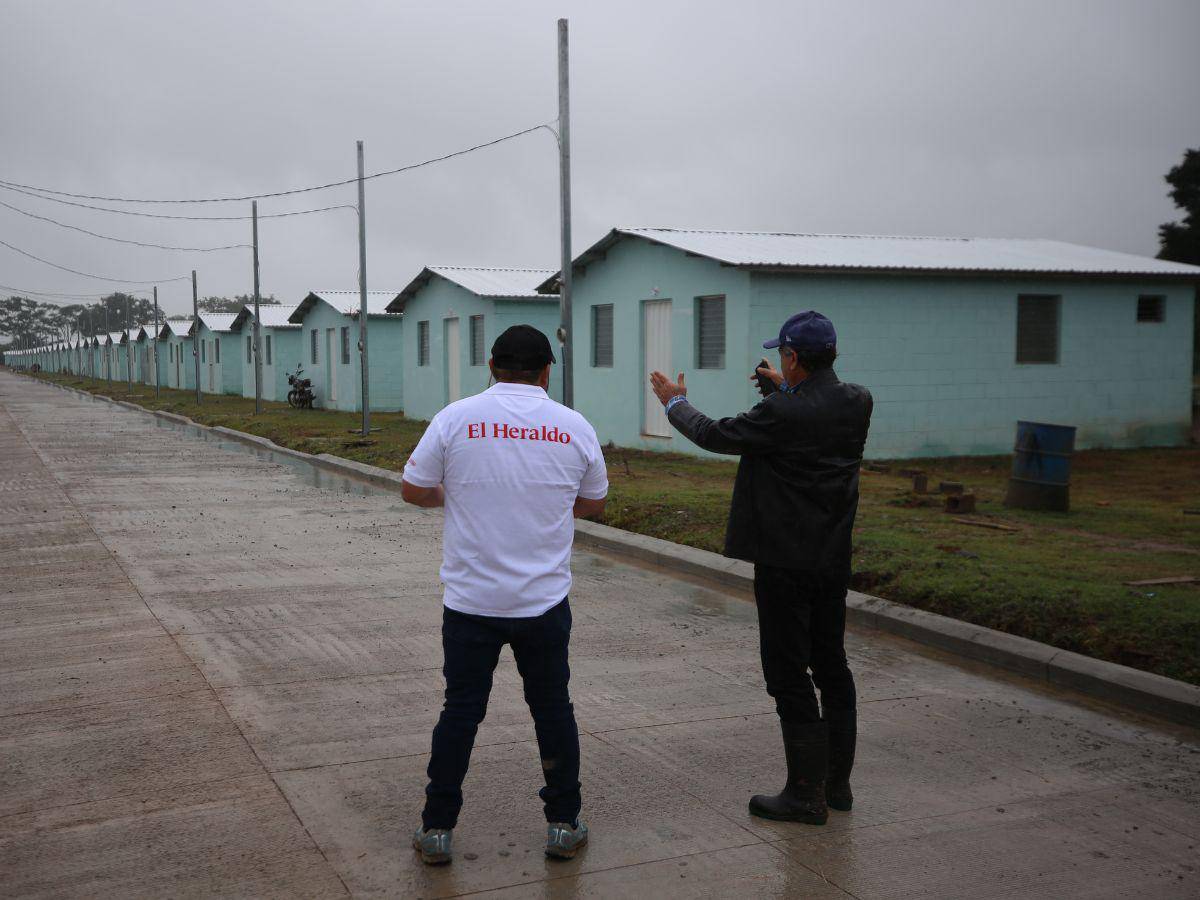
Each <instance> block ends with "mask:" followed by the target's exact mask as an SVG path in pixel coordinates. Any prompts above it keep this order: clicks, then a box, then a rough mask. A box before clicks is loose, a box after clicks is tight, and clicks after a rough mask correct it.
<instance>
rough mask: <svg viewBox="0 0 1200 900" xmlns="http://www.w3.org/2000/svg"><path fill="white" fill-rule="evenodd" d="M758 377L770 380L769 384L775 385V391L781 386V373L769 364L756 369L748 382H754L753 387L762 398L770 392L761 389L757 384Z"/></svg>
mask: <svg viewBox="0 0 1200 900" xmlns="http://www.w3.org/2000/svg"><path fill="white" fill-rule="evenodd" d="M760 375H761V376H762V377H764V378H766V379H768V380H770V382H771V383H772V384H774V385H775V390H779V386H780V385H781V384H783V373H782V372H780V371H779V370H778V369H776V368H775V367H774V366H772V365H771V364H770V363H767V364H766V365H764V366H759V367H758V368H757V369H755V370H754V374H753V375H751V376H750V380H751V381H752V382H754V385H755V387H757V388H758V391H759V393H760V394H762V395H763V396H764V397H765V396H767V394H769V393H770V391H767V390H765V389H764V388H763V386H762V385H761V384H759V381H758V378H759V376H760Z"/></svg>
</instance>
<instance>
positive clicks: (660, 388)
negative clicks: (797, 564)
mask: <svg viewBox="0 0 1200 900" xmlns="http://www.w3.org/2000/svg"><path fill="white" fill-rule="evenodd" d="M650 388H651V390H653V391H654V396H656V397H657V398H658V399H659V400H661V401H662V405H663V406H666V405H667V404H668V403H669V402H670V400H671V398H672V397H686V396H687V385H685V384H684V383H683V373H682V372H680V373H679V381H678V382H674V381H672V380H671V379H670V378H668V377H667V376H666V375H664V374H663V373H662V372H651V373H650Z"/></svg>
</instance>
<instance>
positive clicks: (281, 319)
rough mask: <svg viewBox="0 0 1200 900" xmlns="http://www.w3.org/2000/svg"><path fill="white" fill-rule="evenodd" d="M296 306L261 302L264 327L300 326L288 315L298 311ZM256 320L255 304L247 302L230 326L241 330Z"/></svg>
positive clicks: (260, 315)
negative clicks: (290, 319) (289, 318)
mask: <svg viewBox="0 0 1200 900" xmlns="http://www.w3.org/2000/svg"><path fill="white" fill-rule="evenodd" d="M296 309H297V307H296V306H282V305H281V304H278V303H259V304H258V315H259V319H260V320H261V324H262V327H263V328H299V327H300V323H299V322H291V321H289V320H288V317H289V316H291V314H292V313H294V312H295V311H296ZM253 321H254V304H253V303H247V304H246V305H245V306H243V307H242V309H241V312H239V313H238V314H237V318H235V319H234V320H233V325H231V326H230V328H231V329H232V330H233V331H240V330H241V329H243V328H245V327H246V326H247V325H249V324H250V323H252V322H253Z"/></svg>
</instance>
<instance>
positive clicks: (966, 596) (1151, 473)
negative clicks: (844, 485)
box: [41, 375, 1200, 684]
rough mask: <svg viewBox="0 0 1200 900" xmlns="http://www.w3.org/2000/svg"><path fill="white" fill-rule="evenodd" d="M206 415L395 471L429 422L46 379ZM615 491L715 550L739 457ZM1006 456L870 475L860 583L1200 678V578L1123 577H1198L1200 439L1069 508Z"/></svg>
mask: <svg viewBox="0 0 1200 900" xmlns="http://www.w3.org/2000/svg"><path fill="white" fill-rule="evenodd" d="M41 377H43V378H46V379H47V380H51V381H56V382H60V383H64V384H69V385H71V386H73V387H80V388H83V389H85V390H91V391H93V392H94V393H103V394H108V395H110V396H114V397H117V398H119V399H132V400H134V401H135V402H137V403H140V404H142V405H144V406H147V407H149V408H152V409H165V410H169V411H172V412H178V413H181V414H183V415H186V416H188V417H189V418H191V419H193V420H195V421H197V422H201V423H203V424H206V425H225V426H227V427H229V428H236V429H239V430H242V431H247V432H250V433H253V434H259V435H263V436H265V437H268V438H270V439H271V440H273V441H275V442H276V443H278V444H281V445H283V446H287V447H293V448H295V449H298V450H303V451H306V452H309V453H333V454H337V455H339V456H345V457H348V458H350V459H355V460H359V461H361V462H365V463H371V464H373V465H378V466H383V467H386V468H390V469H400V468H402V467H403V465H404V461H405V460H406V459H407V457H408V454H409V453H410V452H411V450H412V448H413V447H414V446H415V445H416V442H417V440H418V439H419V438H420V436H421V434H422V432H423V431H424V428H425V423H424V422H421V421H418V420H413V419H406V418H405V417H404V416H403V415H401V414H399V413H372V415H371V424H372V426H373V427H377V428H378V429H379V431H378V432H372V434H371V436H370V438H369V439H367V440H364V439H363V438H362V437H361V435H358V434H354V433H352V432H353V431H354V430H355V429H357V428H358V427H359V426H360V424H361V418H360V416H359V415H358V414H355V413H340V412H326V411H323V410H303V411H299V410H292V409H289V408H288V407H287V405H286V404H281V403H268V404H266V412H265V413H264V415H262V416H261V417H255V416H254V415H253V409H254V401H253V400H246V399H243V398H241V397H214V396H211V395H207V394H206V395H205V396H204V403H203V404H202V405H201V406H199V407H197V406H196V404H195V400H194V394H193V393H192V392H190V391H172V390H168V389H163V391H162V397H161V399H159V400H157V401H156V400H155V398H154V389H153V388H147V387H145V386H144V385H135V386H134V396H133V397H132V398H129V397H128V396H127V394H126V390H125V388H126V386H125V384H124V383H114V385H113V388H112V389H111V390H109V389H107V388H106V386H105V383H104V382H95V381H92V380H90V379H82V378H79V377H75V376H67V375H43V376H41ZM606 456H607V458H608V470H609V478H610V481H611V483H612V488H611V491H610V494H609V504H608V510H607V512H606V514H605V519H604V521H605V522H606V523H607V524H609V525H614V526H616V527H618V528H624V529H627V530H629V531H635V532H639V533H641V534H649V535H653V536H655V537H661V538H665V539H667V540H670V541H677V542H679V543H682V544H689V545H691V546H694V547H701V548H703V549H706V550H716V551H719V550H720V549H721V546H722V541H723V536H724V531H725V518H726V513H727V511H728V508H729V497H730V493H731V491H732V485H733V474H734V470H735V467H736V462H735V461H727V460H719V459H698V458H694V457H690V456H682V455H673V454H660V453H645V452H641V451H635V450H622V449H619V448H615V449H609V450H607V451H606ZM1009 466H1010V460H1009V458H1008V457H968V458H953V459H931V460H905V461H903V462H901V463H899V464H896V463H893V464H891V466H890V470H889V471H887V472H873V471H864V472H863V476H862V502H861V505H860V507H859V514H858V523H857V526H856V528H855V547H854V571H855V574H854V579H855V587H857V588H858V589H860V590H863V591H867V592H869V593H872V594H875V595H877V596H880V597H885V598H887V599H889V600H894V601H896V602H899V603H905V604H908V605H910V606H916V607H920V608H921V609H928V610H932V611H934V612H939V613H943V614H945V615H949V616H954V617H955V618H959V619H964V620H966V621H969V622H974V623H976V624H980V625H986V626H988V627H991V628H998V629H1000V630H1003V631H1008V632H1012V633H1013V634H1019V635H1023V636H1025V637H1029V638H1033V639H1034V640H1038V641H1044V642H1046V643H1048V644H1053V645H1054V646H1056V647H1062V648H1065V649H1068V650H1075V651H1078V652H1080V653H1085V654H1087V655H1089V656H1095V657H1099V658H1101V659H1108V660H1112V661H1114V662H1119V663H1123V664H1125V665H1129V666H1134V667H1136V668H1139V669H1146V670H1148V671H1151V672H1157V673H1159V674H1162V675H1167V676H1169V677H1172V678H1179V679H1182V680H1184V681H1189V682H1192V683H1193V684H1200V584H1190V585H1161V586H1153V587H1137V588H1134V587H1128V586H1126V585H1125V582H1127V581H1137V580H1142V579H1149V578H1162V577H1167V576H1179V575H1200V515H1184V513H1183V510H1184V509H1185V508H1187V509H1197V508H1200V449H1198V448H1180V449H1163V450H1111V451H1103V450H1094V451H1083V452H1080V453H1077V454H1076V455H1075V458H1074V461H1073V474H1072V482H1073V483H1072V488H1071V491H1072V496H1071V502H1072V507H1073V508H1072V510H1071V512H1069V513H1034V512H1024V511H1019V510H1008V509H1005V508H1004V506H1003V502H1002V501H1003V498H1004V491H1005V487H1006V484H1007V480H1008V471H1009ZM899 468H920V469H922V470H924V471H925V472H927V473H928V478H929V483H930V485H931V486H934V487H935V488H936V485H937V483H938V482H939V481H961V482H963V483H964V484H965V485H966V488H967V490H969V491H973V492H974V493H975V495H976V497H977V503H978V512H977V513H976V514H975V515H973V516H969V517H967V518H970V519H973V520H976V521H983V522H994V523H1000V524H1004V525H1008V526H1010V527H1011V528H1013V529H1015V530H1013V531H1000V530H993V529H988V528H982V527H975V526H972V525H965V524H960V523H958V522H955V521H953V519H954V517H953V516H950V515H948V514H946V513H945V512H943V511H942V498H940V497H938V496H936V495H919V494H914V493H913V492H912V489H911V480H910V479H907V478H901V477H900V476H899V475H898V474H897V469H899Z"/></svg>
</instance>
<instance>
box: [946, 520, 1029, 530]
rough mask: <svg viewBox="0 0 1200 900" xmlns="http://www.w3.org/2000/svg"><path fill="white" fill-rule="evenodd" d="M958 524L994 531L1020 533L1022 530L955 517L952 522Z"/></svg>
mask: <svg viewBox="0 0 1200 900" xmlns="http://www.w3.org/2000/svg"><path fill="white" fill-rule="evenodd" d="M950 521H951V522H957V523H958V524H959V525H974V526H975V527H977V528H991V529H992V530H993V531H1020V530H1021V529H1020V528H1013V527H1012V526H1011V525H1001V524H1000V523H999V522H989V521H987V520H986V519H961V518H958V517H955V518H953V519H951V520H950Z"/></svg>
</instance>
